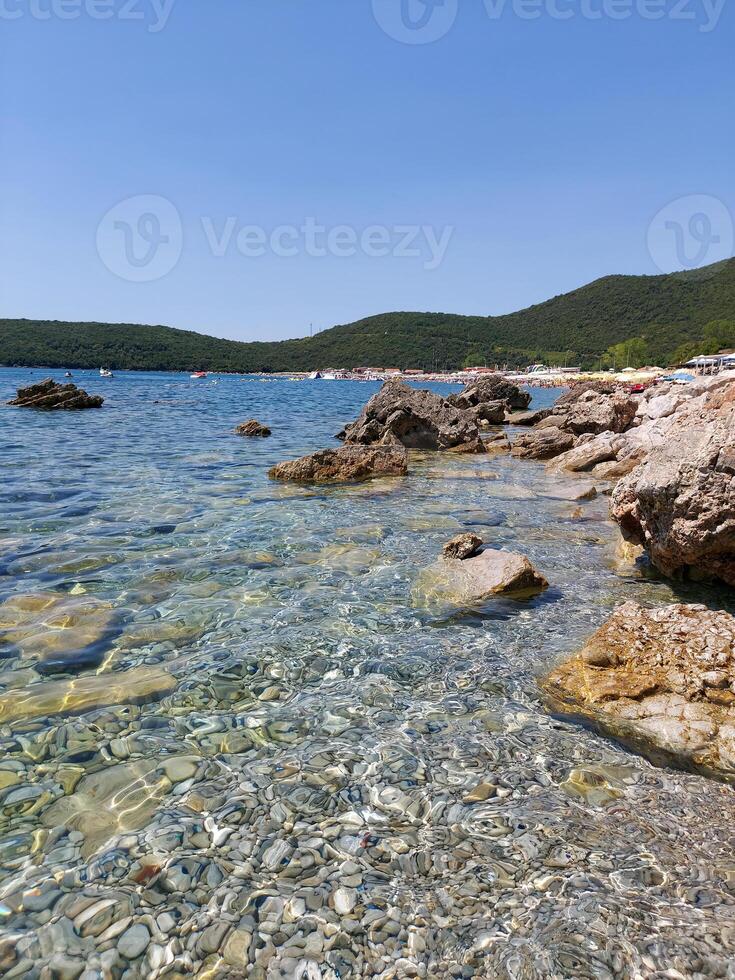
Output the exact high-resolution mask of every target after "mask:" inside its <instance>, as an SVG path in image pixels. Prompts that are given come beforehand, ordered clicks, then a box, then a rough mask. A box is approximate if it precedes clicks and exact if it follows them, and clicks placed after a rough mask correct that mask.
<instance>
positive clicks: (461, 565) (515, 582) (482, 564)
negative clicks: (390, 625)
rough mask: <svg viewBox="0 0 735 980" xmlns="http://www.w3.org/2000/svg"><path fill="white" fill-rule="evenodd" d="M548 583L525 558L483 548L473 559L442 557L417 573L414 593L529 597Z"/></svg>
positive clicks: (469, 599) (455, 598) (459, 598)
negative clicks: (418, 574)
mask: <svg viewBox="0 0 735 980" xmlns="http://www.w3.org/2000/svg"><path fill="white" fill-rule="evenodd" d="M548 584H549V583H548V582H547V581H546V579H545V578H544V577H543V575H540V574H539V573H538V572H537V571H536V569H535V568H534V567H533V565H532V564H531V562H530V561H529V560H528V558H526V557H524V556H523V555H518V554H515V553H514V552H512V551H495V550H494V549H492V548H486V549H485V550H484V551H481V552H480V553H479V554H478V555H475V556H474V557H472V558H465V559H464V560H460V559H459V558H442V559H440V560H439V561H438V562H435V563H434V564H433V565H430V566H429V567H428V568H426V569H424V571H423V572H422V573H421V575H420V576H419V580H418V583H417V588H416V593H417V595H418V596H420V597H421V598H423V599H424V600H428V601H437V600H439V601H450V602H459V603H475V602H482V601H483V600H485V599H489V598H491V597H492V596H498V595H507V596H518V597H522V596H530V595H535V594H536V593H538V592H542V591H543V590H544V589H545V588H547V587H548Z"/></svg>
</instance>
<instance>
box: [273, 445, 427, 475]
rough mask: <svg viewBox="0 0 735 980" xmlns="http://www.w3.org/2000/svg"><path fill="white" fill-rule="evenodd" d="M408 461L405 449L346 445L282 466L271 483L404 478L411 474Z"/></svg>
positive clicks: (276, 469) (282, 464) (276, 471)
mask: <svg viewBox="0 0 735 980" xmlns="http://www.w3.org/2000/svg"><path fill="white" fill-rule="evenodd" d="M407 458H408V454H407V453H406V450H405V449H404V448H403V447H397V446H391V445H387V446H342V447H341V448H339V449H321V450H319V452H316V453H312V454H311V455H309V456H302V457H301V458H300V459H294V460H288V461H286V462H283V463H278V464H277V465H276V466H274V467H272V469H271V470H269V472H268V476H269V477H270V478H271V480H291V481H293V482H295V483H352V482H355V481H357V480H369V479H371V478H372V477H379V476H404V475H405V474H406V473H407V472H408V463H407Z"/></svg>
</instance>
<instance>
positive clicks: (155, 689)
mask: <svg viewBox="0 0 735 980" xmlns="http://www.w3.org/2000/svg"><path fill="white" fill-rule="evenodd" d="M175 687H176V681H175V680H174V678H173V677H172V676H171V675H170V674H168V673H166V671H164V670H163V669H162V668H160V667H134V668H133V669H132V670H126V671H120V672H118V671H114V672H106V673H102V674H87V675H84V676H82V677H75V678H73V679H70V680H60V681H50V682H48V683H44V684H30V685H28V687H26V688H25V689H24V690H22V691H6V692H3V693H2V694H0V724H8V723H9V722H14V721H22V720H26V719H32V718H45V717H48V716H50V715H58V714H63V715H67V714H68V715H75V714H81V713H82V712H84V711H90V710H92V709H94V708H99V707H103V706H105V705H112V704H137V703H143V702H150V701H156V700H158V699H159V698H161V697H163V696H164V695H166V694H170V693H171V692H172V691H173V690H174V689H175Z"/></svg>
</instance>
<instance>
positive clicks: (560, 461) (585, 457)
mask: <svg viewBox="0 0 735 980" xmlns="http://www.w3.org/2000/svg"><path fill="white" fill-rule="evenodd" d="M541 431H542V432H544V431H547V430H543V429H542V430H541ZM572 444H573V445H572V448H570V449H567V451H566V452H564V453H561V454H557V455H556V458H555V459H554V463H553V465H554V468H555V469H562V470H569V471H570V472H572V473H583V472H585V471H586V470H591V469H592V467H593V466H597V465H598V463H607V462H609V461H611V460H615V459H617V455H618V452H619V451H620V450H621V448H622V447H623V445H624V439H623V437H622V436H618V435H616V434H615V433H613V432H603V433H602V434H601V435H599V436H597V437H596V438H593V439H588V440H586V441H582V442H578V443H577V444H576V445H574V438H572ZM547 458H551V457H547Z"/></svg>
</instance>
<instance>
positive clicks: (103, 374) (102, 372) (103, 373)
mask: <svg viewBox="0 0 735 980" xmlns="http://www.w3.org/2000/svg"><path fill="white" fill-rule="evenodd" d="M100 377H101V378H114V377H115V375H114V374H113V373H112V371H108V370H107V368H100Z"/></svg>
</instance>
